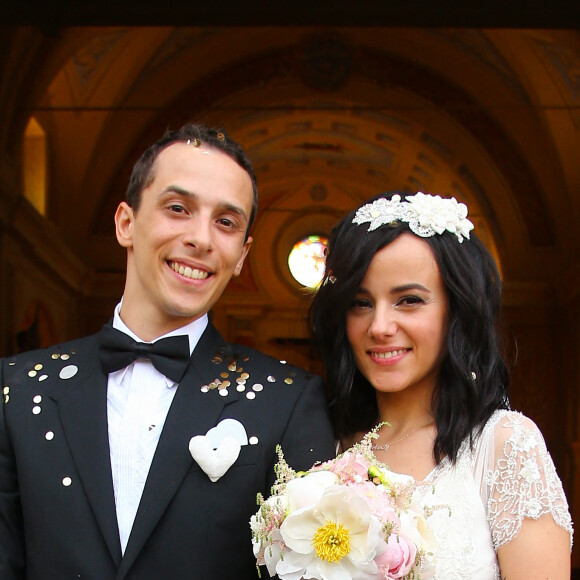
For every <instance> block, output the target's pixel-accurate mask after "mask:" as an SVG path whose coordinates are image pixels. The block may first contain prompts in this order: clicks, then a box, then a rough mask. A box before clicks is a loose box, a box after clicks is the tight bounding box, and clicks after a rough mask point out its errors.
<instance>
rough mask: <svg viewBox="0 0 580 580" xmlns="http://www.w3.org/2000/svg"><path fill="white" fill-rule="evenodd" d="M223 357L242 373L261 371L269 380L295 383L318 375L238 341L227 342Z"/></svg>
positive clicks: (229, 364)
mask: <svg viewBox="0 0 580 580" xmlns="http://www.w3.org/2000/svg"><path fill="white" fill-rule="evenodd" d="M219 356H220V355H218V357H219ZM221 357H223V361H224V362H226V361H227V363H228V366H229V367H230V368H232V369H233V368H235V369H236V370H240V369H242V371H241V372H242V373H243V372H248V373H249V372H250V371H253V372H254V373H255V372H259V373H260V374H263V375H265V377H266V378H265V380H267V381H269V382H282V383H285V384H293V383H294V382H295V381H308V380H310V379H312V378H314V377H316V376H317V375H316V374H315V373H312V372H310V371H307V370H305V369H303V368H301V367H298V366H295V365H292V364H290V363H288V362H287V361H286V360H284V359H278V358H275V357H273V356H270V355H268V354H265V353H263V352H261V351H259V350H256V349H254V348H251V347H249V346H245V345H241V344H236V343H226V344H225V345H224V347H223V349H222V352H221ZM244 369H245V370H244Z"/></svg>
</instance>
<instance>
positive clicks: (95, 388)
mask: <svg viewBox="0 0 580 580" xmlns="http://www.w3.org/2000/svg"><path fill="white" fill-rule="evenodd" d="M90 338H93V340H94V337H90ZM74 361H75V365H74V366H75V367H76V368H78V372H77V373H76V375H74V376H73V377H72V378H69V379H66V380H65V379H60V382H59V383H58V384H57V385H56V388H55V389H54V390H53V391H52V392H51V394H50V397H51V398H52V399H53V400H54V401H55V402H56V404H57V405H58V411H59V415H60V418H61V422H62V425H63V429H64V432H65V435H66V439H67V442H68V446H69V449H70V452H71V454H72V456H73V459H74V462H75V465H76V467H77V470H78V473H79V477H80V478H81V481H82V485H83V488H84V490H85V492H86V495H87V497H88V500H89V503H90V505H91V508H92V511H93V514H94V516H95V519H96V521H97V523H98V525H99V527H100V529H101V532H102V534H103V536H104V538H105V542H106V544H107V546H108V548H109V551H110V553H111V556H112V558H113V560H114V561H115V563H116V564H117V565H118V564H119V562H120V560H121V547H120V540H119V529H118V525H117V516H116V511H115V496H114V491H113V479H112V474H111V460H110V453H109V435H108V424H107V376H106V375H105V374H104V373H103V372H102V370H101V368H100V365H99V363H98V346H97V343H96V341H95V342H94V344H89V346H88V347H87V348H86V349H79V352H77V354H76V355H75V358H74Z"/></svg>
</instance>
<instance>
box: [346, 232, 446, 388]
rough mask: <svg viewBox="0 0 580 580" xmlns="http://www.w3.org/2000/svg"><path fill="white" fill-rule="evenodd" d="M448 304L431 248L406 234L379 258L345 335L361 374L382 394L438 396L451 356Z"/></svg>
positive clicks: (349, 316)
mask: <svg viewBox="0 0 580 580" xmlns="http://www.w3.org/2000/svg"><path fill="white" fill-rule="evenodd" d="M447 302H448V301H447V292H446V291H445V287H444V285H443V280H442V278H441V274H440V273H439V267H438V266H437V263H436V261H435V257H434V255H433V252H432V250H431V248H430V246H429V245H428V244H427V242H425V241H424V240H422V239H421V238H418V237H417V236H415V235H413V234H402V235H400V236H399V237H398V238H396V239H395V241H393V242H392V243H390V244H389V245H388V246H385V247H384V248H383V249H381V250H379V251H378V252H377V253H376V254H375V256H374V258H373V259H372V261H371V263H370V266H369V268H368V270H367V272H366V274H365V277H364V278H363V280H362V283H361V286H360V288H359V291H358V293H357V294H356V297H355V300H354V302H353V304H352V306H351V307H350V309H349V310H348V312H347V316H346V330H347V336H348V340H349V342H350V345H351V347H352V349H353V352H354V356H355V360H356V364H357V367H358V369H359V370H360V372H361V373H362V374H363V375H364V376H365V377H366V379H367V380H368V381H369V382H370V383H371V385H373V387H374V388H375V389H376V390H377V391H379V392H384V393H395V392H399V391H403V390H405V389H413V390H429V391H433V389H434V388H435V384H436V382H437V378H438V376H439V371H440V369H441V363H442V360H443V357H444V356H445V353H446V335H447V311H448V305H447Z"/></svg>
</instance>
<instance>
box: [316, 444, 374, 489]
mask: <svg viewBox="0 0 580 580" xmlns="http://www.w3.org/2000/svg"><path fill="white" fill-rule="evenodd" d="M317 469H325V470H328V471H331V472H332V473H335V474H336V475H338V477H339V478H340V480H341V482H345V483H352V482H354V481H355V478H356V479H359V480H362V479H368V472H369V461H368V459H366V457H365V456H364V455H361V454H360V453H353V452H352V451H346V452H345V453H343V454H342V455H341V456H339V457H337V458H336V459H333V460H331V461H327V462H326V463H323V464H322V465H319V466H317Z"/></svg>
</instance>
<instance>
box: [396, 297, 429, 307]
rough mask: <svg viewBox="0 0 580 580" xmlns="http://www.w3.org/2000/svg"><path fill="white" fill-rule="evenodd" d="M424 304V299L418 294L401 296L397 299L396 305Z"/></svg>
mask: <svg viewBox="0 0 580 580" xmlns="http://www.w3.org/2000/svg"><path fill="white" fill-rule="evenodd" d="M418 304H425V300H423V298H421V297H419V296H403V297H402V298H399V300H398V301H397V306H416V305H418Z"/></svg>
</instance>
